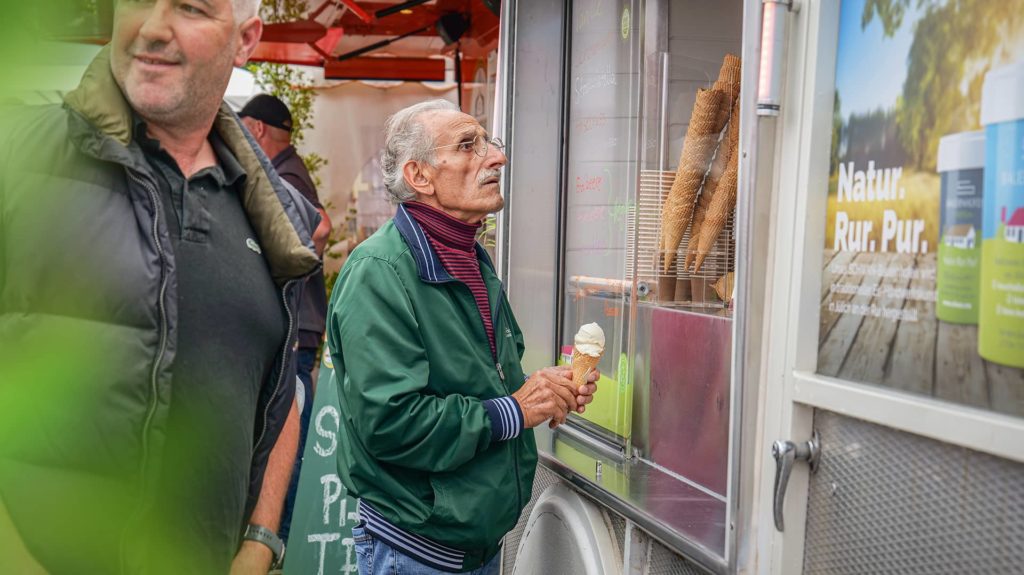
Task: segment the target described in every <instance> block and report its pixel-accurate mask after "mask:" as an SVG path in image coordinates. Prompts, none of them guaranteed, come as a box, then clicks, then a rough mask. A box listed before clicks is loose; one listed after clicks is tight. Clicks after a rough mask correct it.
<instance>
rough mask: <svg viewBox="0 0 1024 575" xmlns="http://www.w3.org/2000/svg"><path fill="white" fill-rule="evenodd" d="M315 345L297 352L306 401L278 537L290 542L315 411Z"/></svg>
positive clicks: (300, 418)
mask: <svg viewBox="0 0 1024 575" xmlns="http://www.w3.org/2000/svg"><path fill="white" fill-rule="evenodd" d="M316 352H317V348H315V347H300V348H299V349H298V351H297V352H296V365H295V371H296V375H298V377H299V381H301V382H302V390H303V391H304V392H305V401H304V402H303V404H302V413H300V414H299V450H298V451H297V452H296V453H295V465H294V466H293V467H292V479H291V482H290V483H288V494H287V495H286V496H285V500H284V509H283V510H282V511H281V528H280V529H278V530H277V532H278V537H280V538H281V540H282V541H284V542H285V543H287V542H288V533H289V531H291V526H292V510H293V509H294V507H295V492H296V491H298V489H299V470H301V469H302V453H303V451H305V449H306V431H308V430H309V418H310V416H311V415H312V413H313V368H314V367H316Z"/></svg>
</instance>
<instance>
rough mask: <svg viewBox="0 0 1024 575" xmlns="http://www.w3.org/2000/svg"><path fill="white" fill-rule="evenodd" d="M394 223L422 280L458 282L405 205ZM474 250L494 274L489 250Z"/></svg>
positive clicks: (475, 246)
mask: <svg viewBox="0 0 1024 575" xmlns="http://www.w3.org/2000/svg"><path fill="white" fill-rule="evenodd" d="M392 221H393V222H394V223H395V227H396V228H398V233H399V234H401V236H402V239H403V240H405V243H406V245H408V246H409V251H410V252H412V257H413V259H414V260H415V261H416V272H417V273H418V274H419V276H420V280H422V281H424V282H427V283H445V282H451V281H456V279H455V278H454V277H453V276H452V275H451V274H449V273H448V270H446V269H444V266H443V265H442V264H441V259H440V258H438V257H437V253H436V252H434V248H433V246H431V245H430V241H428V240H427V234H426V233H424V232H423V227H422V226H420V224H419V223H418V222H417V221H416V219H415V218H413V217H412V216H411V215H409V210H407V209H405V205H403V204H399V205H398V210H397V211H396V212H395V217H394V219H393V220H392ZM473 248H474V249H475V250H476V257H477V259H479V260H480V261H481V262H483V263H484V264H485V265H487V267H489V268H491V271H492V272H493V271H494V264H492V263H491V256H489V255H487V250H485V249H484V248H483V246H481V245H480V244H479V243H475V244H473Z"/></svg>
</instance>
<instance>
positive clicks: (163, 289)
mask: <svg viewBox="0 0 1024 575" xmlns="http://www.w3.org/2000/svg"><path fill="white" fill-rule="evenodd" d="M125 173H126V174H127V176H128V179H129V180H130V181H131V182H134V183H135V184H136V185H138V186H141V187H142V188H144V189H145V190H146V192H147V193H148V194H149V198H150V201H152V202H153V220H152V221H153V243H154V244H155V245H156V251H157V255H158V256H159V258H160V274H161V276H162V277H161V280H160V293H159V300H158V302H157V309H158V311H159V314H160V345H159V347H158V348H157V354H156V358H155V359H154V361H153V368H152V369H151V370H150V402H149V405H148V406H147V408H146V418H145V420H143V424H142V461H141V462H140V466H139V475H140V477H139V479H140V487H141V490H142V497H141V500H140V501H139V504H138V507H137V508H136V509H135V511H134V512H133V513H132V517H131V518H130V519H129V520H128V521H127V522H126V523H125V528H124V532H123V533H122V534H121V543H120V558H119V563H120V571H121V572H122V573H128V572H129V569H128V555H127V549H126V545H127V543H128V534H129V533H130V531H131V526H132V525H133V524H134V523H135V522H136V521H141V520H142V517H143V515H144V513H145V508H146V505H145V499H146V496H145V492H146V490H147V485H148V484H149V480H148V475H149V457H150V455H149V433H150V429H151V427H152V425H153V418H154V417H155V416H156V407H157V404H159V397H158V391H157V374H158V373H159V371H160V365H161V364H162V363H163V359H164V354H165V353H167V335H168V328H167V305H166V303H165V299H166V294H167V282H168V279H169V278H168V274H167V273H166V264H167V258H166V252H164V246H163V243H161V241H160V214H161V209H160V198H159V197H158V196H157V191H156V188H154V187H153V185H152V184H151V183H150V182H149V181H148V180H147V179H146V178H145V177H143V176H140V175H138V174H136V173H135V172H133V171H132V170H129V169H126V170H125Z"/></svg>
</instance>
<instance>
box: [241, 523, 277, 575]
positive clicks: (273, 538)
mask: <svg viewBox="0 0 1024 575" xmlns="http://www.w3.org/2000/svg"><path fill="white" fill-rule="evenodd" d="M242 539H245V540H246V541H256V542H257V543H262V544H264V545H266V546H267V547H268V548H269V549H270V551H271V552H272V553H273V554H274V564H273V566H272V567H271V568H272V569H279V568H280V567H281V564H282V563H284V541H281V538H280V537H278V536H277V533H274V532H273V531H271V530H270V529H267V528H266V527H264V526H262V525H254V524H252V523H250V524H249V525H247V526H246V528H245V533H244V534H242Z"/></svg>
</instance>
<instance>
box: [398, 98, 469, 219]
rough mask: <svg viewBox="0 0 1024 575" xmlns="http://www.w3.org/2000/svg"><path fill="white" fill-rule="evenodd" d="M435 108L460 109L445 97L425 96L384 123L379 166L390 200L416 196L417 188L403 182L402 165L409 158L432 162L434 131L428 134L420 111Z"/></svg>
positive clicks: (455, 110) (429, 110)
mask: <svg viewBox="0 0 1024 575" xmlns="http://www.w3.org/2000/svg"><path fill="white" fill-rule="evenodd" d="M434 110H451V111H454V112H458V111H459V107H458V106H456V105H455V104H454V103H452V102H450V101H448V100H440V99H438V100H428V101H426V102H420V103H419V104H413V105H412V106H409V107H408V108H404V109H402V110H399V111H398V112H395V115H393V116H391V117H390V118H388V121H387V123H386V124H384V151H382V152H381V154H380V168H381V171H382V172H383V173H384V187H385V188H386V189H387V191H388V196H390V198H389V199H390V200H391V202H392V203H395V204H401V203H402V202H408V201H409V200H413V199H415V198H416V191H415V190H413V189H411V188H409V186H408V185H407V184H406V183H405V176H404V174H403V173H402V169H403V167H404V166H405V164H407V163H408V162H410V161H414V162H427V163H428V164H431V165H433V164H434V152H433V150H431V148H433V147H434V135H433V134H428V133H427V130H426V127H425V126H424V125H423V122H421V121H420V120H419V116H420V114H423V113H425V112H431V111H434Z"/></svg>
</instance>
